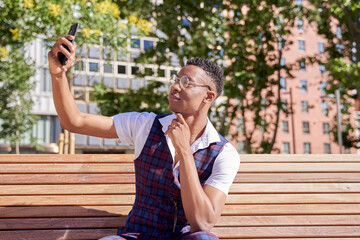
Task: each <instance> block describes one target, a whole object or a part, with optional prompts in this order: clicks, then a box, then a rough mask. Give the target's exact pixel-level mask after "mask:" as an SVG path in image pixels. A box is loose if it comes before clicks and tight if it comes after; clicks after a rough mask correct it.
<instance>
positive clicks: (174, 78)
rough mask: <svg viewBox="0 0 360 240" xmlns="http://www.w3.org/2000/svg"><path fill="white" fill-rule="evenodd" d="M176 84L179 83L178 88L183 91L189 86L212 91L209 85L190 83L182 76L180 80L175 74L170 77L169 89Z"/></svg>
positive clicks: (187, 78) (186, 77)
mask: <svg viewBox="0 0 360 240" xmlns="http://www.w3.org/2000/svg"><path fill="white" fill-rule="evenodd" d="M176 83H179V85H180V87H181V88H183V89H185V88H187V87H188V86H189V85H192V86H195V87H207V88H208V89H209V91H212V90H211V88H210V86H209V85H207V84H200V83H195V82H192V81H190V79H189V77H188V76H186V75H183V76H181V77H180V78H179V77H178V76H177V75H175V74H174V75H172V76H171V78H170V87H172V86H173V85H175V84H176Z"/></svg>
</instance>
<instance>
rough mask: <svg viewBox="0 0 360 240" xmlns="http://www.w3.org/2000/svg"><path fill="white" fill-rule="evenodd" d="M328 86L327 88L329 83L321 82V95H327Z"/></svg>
mask: <svg viewBox="0 0 360 240" xmlns="http://www.w3.org/2000/svg"><path fill="white" fill-rule="evenodd" d="M326 86H327V82H321V83H320V93H321V94H323V95H325V94H326Z"/></svg>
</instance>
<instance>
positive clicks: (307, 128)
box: [302, 121, 310, 134]
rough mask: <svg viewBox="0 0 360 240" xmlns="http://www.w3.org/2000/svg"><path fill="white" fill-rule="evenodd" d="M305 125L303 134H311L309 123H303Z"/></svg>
mask: <svg viewBox="0 0 360 240" xmlns="http://www.w3.org/2000/svg"><path fill="white" fill-rule="evenodd" d="M302 125H303V133H304V134H310V124H309V122H307V121H304V122H302Z"/></svg>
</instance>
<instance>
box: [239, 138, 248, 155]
mask: <svg viewBox="0 0 360 240" xmlns="http://www.w3.org/2000/svg"><path fill="white" fill-rule="evenodd" d="M237 150H238V152H239V153H240V154H244V153H246V151H245V142H244V141H238V142H237Z"/></svg>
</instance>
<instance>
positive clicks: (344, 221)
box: [216, 215, 360, 227]
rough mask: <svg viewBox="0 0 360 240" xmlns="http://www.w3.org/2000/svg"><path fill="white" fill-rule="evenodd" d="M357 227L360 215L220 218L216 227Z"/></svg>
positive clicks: (359, 223) (359, 222)
mask: <svg viewBox="0 0 360 240" xmlns="http://www.w3.org/2000/svg"><path fill="white" fill-rule="evenodd" d="M311 225H318V226H359V225H360V215H310V216H304V215H288V216H222V217H221V218H220V220H219V222H218V223H217V224H216V226H218V227H244V226H259V227H261V226H311Z"/></svg>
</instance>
